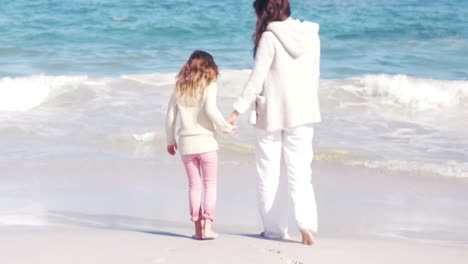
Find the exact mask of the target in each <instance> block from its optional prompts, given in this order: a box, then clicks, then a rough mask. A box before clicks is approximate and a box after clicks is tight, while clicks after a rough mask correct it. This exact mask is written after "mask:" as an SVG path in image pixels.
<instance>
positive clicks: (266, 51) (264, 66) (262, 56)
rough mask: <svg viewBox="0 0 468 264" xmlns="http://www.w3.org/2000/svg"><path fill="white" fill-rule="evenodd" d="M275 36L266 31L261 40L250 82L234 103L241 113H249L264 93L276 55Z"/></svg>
mask: <svg viewBox="0 0 468 264" xmlns="http://www.w3.org/2000/svg"><path fill="white" fill-rule="evenodd" d="M274 38H275V36H274V35H273V33H272V32H269V31H265V32H264V33H263V34H262V37H261V38H260V42H259V44H258V47H257V53H256V55H255V63H254V68H253V70H252V73H251V74H250V78H249V81H248V82H247V84H246V85H245V88H244V91H243V92H242V94H241V95H240V96H239V98H238V99H237V100H236V102H235V103H234V105H233V107H234V109H235V110H236V111H237V112H239V113H244V112H245V111H247V110H248V109H249V108H250V106H251V105H252V103H253V102H254V101H255V99H256V98H257V95H258V94H261V93H262V91H263V84H264V82H265V79H266V77H267V74H268V72H269V71H270V67H271V64H272V62H273V58H274V55H275V49H274V46H273V41H274Z"/></svg>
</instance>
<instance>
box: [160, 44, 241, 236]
mask: <svg viewBox="0 0 468 264" xmlns="http://www.w3.org/2000/svg"><path fill="white" fill-rule="evenodd" d="M218 74H219V73H218V66H217V65H216V63H215V62H214V60H213V57H212V56H211V55H210V54H208V53H206V52H204V51H200V50H196V51H194V52H193V53H192V55H191V56H190V58H189V59H188V61H187V62H186V63H185V64H184V66H182V68H181V69H180V72H179V74H178V75H177V83H176V89H175V92H174V94H173V95H172V97H171V100H170V102H169V107H168V110H167V118H166V136H167V151H168V152H169V154H171V155H174V154H175V153H176V150H177V149H179V151H180V153H181V154H182V161H183V163H184V166H185V170H186V172H187V176H188V180H189V202H190V215H191V220H192V221H193V222H194V224H195V235H194V236H193V237H194V238H195V239H215V238H216V237H217V236H218V235H217V234H216V233H215V232H214V231H213V229H212V223H213V221H214V219H215V216H214V215H215V206H216V178H217V166H218V161H217V152H216V151H217V149H218V143H217V142H216V138H215V135H216V128H218V129H222V130H223V131H225V132H231V131H232V129H233V127H232V126H231V125H230V124H229V123H227V122H226V121H225V120H224V118H223V116H222V115H221V113H220V112H219V110H218V108H217V106H216V82H215V81H216V79H217V77H218ZM178 114H180V128H179V130H178V132H177V135H178V136H179V142H178V143H179V144H177V143H176V140H175V124H176V119H177V115H178ZM202 182H203V188H204V194H205V197H204V204H203V209H202V208H201V190H202ZM202 221H203V222H204V223H202ZM202 224H203V225H202Z"/></svg>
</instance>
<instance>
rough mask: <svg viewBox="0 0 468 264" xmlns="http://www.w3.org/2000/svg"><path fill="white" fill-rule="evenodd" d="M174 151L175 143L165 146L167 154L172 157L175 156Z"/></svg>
mask: <svg viewBox="0 0 468 264" xmlns="http://www.w3.org/2000/svg"><path fill="white" fill-rule="evenodd" d="M176 151H177V143H176V144H174V145H167V152H169V154H171V155H172V156H174V155H175V154H176Z"/></svg>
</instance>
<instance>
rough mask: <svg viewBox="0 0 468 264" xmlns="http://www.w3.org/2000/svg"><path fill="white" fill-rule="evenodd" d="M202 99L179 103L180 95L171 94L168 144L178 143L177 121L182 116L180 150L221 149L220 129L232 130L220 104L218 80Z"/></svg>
mask: <svg viewBox="0 0 468 264" xmlns="http://www.w3.org/2000/svg"><path fill="white" fill-rule="evenodd" d="M206 89H207V90H206V93H205V96H204V97H203V98H201V100H200V101H199V102H198V103H197V104H195V105H194V106H188V105H184V104H180V103H178V102H177V97H176V94H175V93H174V94H173V95H172V96H171V99H170V101H169V106H168V109H167V116H166V138H167V145H173V144H175V143H176V121H177V116H178V115H179V116H180V128H179V130H178V131H177V135H178V136H179V142H178V143H179V144H178V149H179V152H180V153H181V154H182V155H187V154H198V153H205V152H210V151H214V150H217V149H218V143H217V141H216V128H218V129H219V130H222V131H224V132H232V126H231V124H229V123H227V122H226V120H225V119H224V117H223V116H222V115H221V113H220V112H219V110H218V107H217V106H216V82H212V83H211V84H210V85H209V86H208V87H207V88H206Z"/></svg>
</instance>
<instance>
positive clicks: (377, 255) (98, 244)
mask: <svg viewBox="0 0 468 264" xmlns="http://www.w3.org/2000/svg"><path fill="white" fill-rule="evenodd" d="M191 234H192V230H191V229H189V228H174V227H168V226H160V227H159V228H158V229H148V230H134V231H126V230H108V229H87V228H86V229H84V228H81V229H77V228H71V229H70V228H58V229H52V230H49V229H45V230H24V229H20V230H9V231H0V245H1V254H0V261H1V263H4V264H23V263H24V264H31V263H35V264H42V263H44V264H54V263H69V264H78V263H87V264H90V263H99V264H102V263H112V264H118V263H122V264H123V263H126V264H127V263H141V264H143V263H204V264H209V263H213V264H215V263H225V264H227V263H272V264H273V263H278V264H280V263H281V264H292V263H294V264H300V263H304V264H305V263H362V264H364V263H402V264H404V263H452V264H455V263H460V264H461V263H466V262H467V260H468V247H466V246H447V245H433V244H424V243H417V242H411V241H404V240H368V239H339V238H328V237H319V238H318V243H317V245H314V246H303V245H301V244H299V243H296V242H281V241H274V240H265V239H261V238H259V237H258V236H255V235H253V234H226V233H223V234H221V236H220V238H219V239H217V240H213V241H195V240H192V239H191V238H190V236H191Z"/></svg>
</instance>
